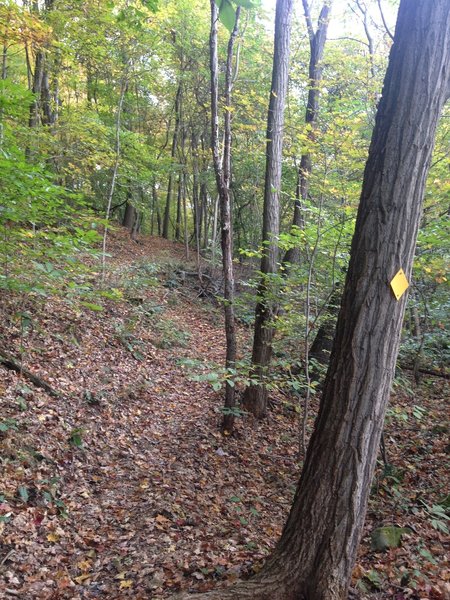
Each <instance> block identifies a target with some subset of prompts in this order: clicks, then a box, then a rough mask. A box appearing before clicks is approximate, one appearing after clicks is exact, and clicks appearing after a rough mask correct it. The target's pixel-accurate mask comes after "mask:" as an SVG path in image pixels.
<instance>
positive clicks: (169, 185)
mask: <svg viewBox="0 0 450 600" xmlns="http://www.w3.org/2000/svg"><path fill="white" fill-rule="evenodd" d="M181 90H182V87H181V82H180V83H179V84H178V88H177V93H176V96H175V127H174V130H173V138H172V151H171V154H170V155H171V158H172V162H173V161H174V159H175V156H176V154H177V145H178V133H179V129H180V109H181ZM172 187H173V165H172V167H171V171H170V173H169V181H168V183H167V196H166V207H165V209H164V221H163V229H162V235H163V238H165V239H166V240H168V239H169V225H170V206H171V203H172Z"/></svg>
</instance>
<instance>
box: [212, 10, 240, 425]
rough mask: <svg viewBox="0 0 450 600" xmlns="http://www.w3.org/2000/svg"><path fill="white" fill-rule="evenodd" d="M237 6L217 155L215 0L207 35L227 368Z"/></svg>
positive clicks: (229, 409) (230, 390) (230, 353)
mask: <svg viewBox="0 0 450 600" xmlns="http://www.w3.org/2000/svg"><path fill="white" fill-rule="evenodd" d="M239 15H240V7H239V6H238V8H237V9H236V19H235V24H234V28H233V31H232V32H231V34H230V39H229V42H228V49H227V64H226V70H225V94H224V101H225V117H224V150H223V158H222V159H221V158H220V150H219V64H218V49H217V25H218V19H219V11H218V8H217V5H216V2H215V0H211V35H210V69H211V132H212V135H211V146H212V154H213V163H214V171H215V175H216V183H217V191H218V194H219V208H220V220H221V230H222V232H221V244H222V265H223V274H224V313H225V337H226V357H225V367H226V369H227V370H228V372H230V370H232V369H234V367H235V363H236V321H235V317H234V270H233V231H232V219H231V193H230V181H231V110H230V109H231V91H232V87H233V78H232V74H233V48H234V42H235V39H236V36H237V33H238V24H239ZM234 407H235V389H234V385H233V384H232V383H231V384H230V383H229V382H228V381H227V382H226V384H225V403H224V417H223V422H222V431H223V432H224V433H228V434H229V433H231V432H232V431H233V427H234V417H235V415H234V413H233V409H234Z"/></svg>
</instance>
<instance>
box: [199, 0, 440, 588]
mask: <svg viewBox="0 0 450 600" xmlns="http://www.w3.org/2000/svg"><path fill="white" fill-rule="evenodd" d="M449 95H450V3H449V2H448V0H434V2H430V1H429V0H401V2H400V8H399V15H398V21H397V29H396V32H395V39H394V44H393V47H392V50H391V55H390V60H389V67H388V70H387V74H386V77H385V82H384V88H383V95H382V98H381V101H380V104H379V109H378V113H377V118H376V124H375V129H374V133H373V137H372V143H371V146H370V150H369V158H368V161H367V164H366V169H365V173H364V182H363V188H362V193H361V200H360V206H359V210H358V216H357V221H356V229H355V234H354V237H353V242H352V248H351V259H350V265H349V269H348V273H347V279H346V283H345V289H344V294H343V301H342V307H341V310H340V313H339V317H338V323H337V329H336V337H335V342H334V346H333V351H332V354H331V360H330V366H329V370H328V374H327V377H326V380H325V385H324V392H323V396H322V401H321V406H320V410H319V415H318V418H317V421H316V424H315V430H314V433H313V436H312V438H311V442H310V444H309V448H308V452H307V455H306V459H305V464H304V468H303V471H302V475H301V478H300V482H299V485H298V488H297V492H296V495H295V498H294V503H293V506H292V509H291V513H290V515H289V518H288V520H287V523H286V525H285V527H284V530H283V533H282V536H281V539H280V541H279V542H278V544H277V546H276V548H275V551H274V553H273V555H272V557H271V558H270V559H269V560H268V562H267V564H266V565H265V567H264V568H263V570H262V571H261V572H260V573H259V574H258V575H257V576H256V577H255V578H254V579H253V580H250V581H249V582H246V583H243V584H241V585H240V586H236V587H235V588H231V589H230V590H221V591H220V592H215V593H212V594H207V595H206V597H209V598H220V599H221V600H226V599H227V598H233V599H234V600H239V599H241V598H254V599H267V600H269V599H270V600H278V599H280V600H294V599H295V600H298V599H299V598H305V599H307V600H328V599H330V600H341V599H342V600H343V599H344V598H346V597H347V591H348V584H349V579H350V575H351V571H352V567H353V564H354V561H355V558H356V551H357V548H358V544H359V540H360V537H361V533H362V528H363V523H364V517H365V513H366V507H367V500H368V495H369V491H370V485H371V481H372V477H373V472H374V468H375V462H376V458H377V451H378V446H379V442H380V436H381V431H382V427H383V420H384V415H385V410H386V405H387V402H388V398H389V390H390V386H391V382H392V378H393V375H394V369H395V363H396V358H397V353H398V347H399V341H400V334H401V327H402V321H403V316H404V311H405V305H406V294H405V295H403V296H402V297H401V299H400V300H399V301H397V300H396V298H395V297H394V295H393V292H392V291H391V289H390V281H391V280H392V278H393V277H394V275H395V274H396V273H397V271H398V270H399V269H400V268H403V270H404V271H405V273H406V276H407V277H408V278H409V277H410V276H411V268H412V262H413V257H414V250H415V244H416V239H417V232H418V227H419V222H420V217H421V210H422V200H423V194H424V186H425V180H426V176H427V173H428V169H429V165H430V158H431V152H432V148H433V144H434V138H435V132H436V126H437V122H438V118H439V114H440V112H441V109H442V106H443V104H444V102H445V100H446V99H447V98H448V97H449Z"/></svg>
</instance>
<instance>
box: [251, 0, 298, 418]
mask: <svg viewBox="0 0 450 600" xmlns="http://www.w3.org/2000/svg"><path fill="white" fill-rule="evenodd" d="M292 6H293V0H277V7H276V15H275V39H274V57H273V70H272V85H271V89H270V101H269V113H268V116H267V136H266V137H267V146H266V179H265V185H264V215H263V235H262V237H263V244H264V247H263V255H262V259H261V274H262V276H261V282H260V285H259V289H258V303H257V305H256V311H255V333H254V338H253V353H252V370H253V374H252V376H253V377H255V378H256V379H257V380H258V381H259V383H258V384H255V385H251V386H249V387H248V388H247V389H246V391H245V394H244V399H243V403H244V406H245V408H246V409H247V410H248V411H249V412H251V413H252V414H253V415H255V417H257V418H262V417H264V416H265V415H266V413H267V389H266V386H265V384H264V379H265V378H266V376H267V370H268V368H269V365H270V360H271V357H272V339H273V325H272V320H273V316H274V314H275V313H276V307H275V306H274V299H273V298H271V297H270V296H271V290H270V288H271V281H270V280H271V275H272V274H273V273H276V272H277V270H278V235H279V230H280V222H279V219H280V217H279V213H280V208H279V197H280V187H281V160H282V153H283V127H284V109H285V105H286V95H287V88H288V77H289V52H290V36H291V21H292Z"/></svg>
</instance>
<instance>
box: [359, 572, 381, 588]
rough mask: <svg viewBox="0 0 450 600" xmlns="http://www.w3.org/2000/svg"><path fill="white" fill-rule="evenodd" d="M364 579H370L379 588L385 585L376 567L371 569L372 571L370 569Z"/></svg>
mask: <svg viewBox="0 0 450 600" xmlns="http://www.w3.org/2000/svg"><path fill="white" fill-rule="evenodd" d="M364 579H367V580H368V581H370V583H371V584H372V585H373V587H375V588H376V589H377V590H381V588H382V587H383V584H382V582H381V578H380V575H379V574H378V573H377V571H375V570H374V569H371V570H370V571H368V572H367V573H366V574H365V575H364Z"/></svg>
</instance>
